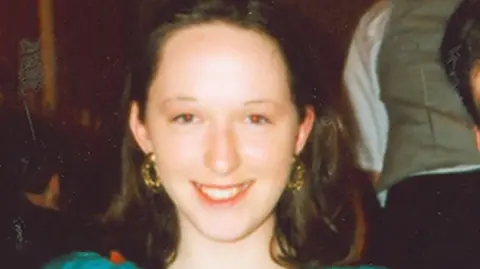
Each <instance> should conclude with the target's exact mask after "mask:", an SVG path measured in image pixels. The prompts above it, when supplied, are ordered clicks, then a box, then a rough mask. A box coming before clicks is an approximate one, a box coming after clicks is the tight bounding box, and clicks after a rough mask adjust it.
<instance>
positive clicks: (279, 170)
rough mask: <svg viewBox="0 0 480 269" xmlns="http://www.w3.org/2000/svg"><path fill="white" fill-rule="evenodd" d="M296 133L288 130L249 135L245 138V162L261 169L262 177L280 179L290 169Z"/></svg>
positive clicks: (253, 167)
mask: <svg viewBox="0 0 480 269" xmlns="http://www.w3.org/2000/svg"><path fill="white" fill-rule="evenodd" d="M295 136H296V133H295V132H292V131H287V130H282V131H279V130H276V131H275V132H272V133H269V134H264V135H260V134H259V135H255V136H249V137H248V138H245V139H244V140H243V145H242V149H243V150H242V151H243V152H242V155H243V161H244V164H245V165H247V166H249V167H251V168H252V169H255V170H257V172H260V171H261V174H262V177H271V178H274V179H278V177H279V176H283V175H284V174H285V169H283V168H284V167H286V168H287V170H288V169H289V166H290V164H291V161H292V158H293V155H294V152H295Z"/></svg>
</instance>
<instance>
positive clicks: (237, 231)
mask: <svg viewBox="0 0 480 269" xmlns="http://www.w3.org/2000/svg"><path fill="white" fill-rule="evenodd" d="M195 226H196V228H197V230H198V231H199V232H200V233H201V234H203V235H204V236H205V237H207V238H208V239H210V240H212V241H216V242H222V243H235V242H238V241H241V240H243V239H245V238H246V237H248V236H249V235H250V234H252V233H253V232H254V231H255V230H256V227H255V226H256V225H239V223H236V224H234V223H224V224H222V225H218V224H217V225H195ZM252 226H253V227H252Z"/></svg>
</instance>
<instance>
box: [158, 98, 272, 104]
mask: <svg viewBox="0 0 480 269" xmlns="http://www.w3.org/2000/svg"><path fill="white" fill-rule="evenodd" d="M174 101H181V102H197V101H198V99H197V98H194V97H189V96H177V97H171V98H167V99H165V100H163V101H162V104H163V105H165V104H167V103H170V102H174ZM259 104H271V105H275V106H279V105H280V104H279V103H278V102H276V101H273V100H268V99H253V100H248V101H245V102H244V103H243V105H244V106H249V105H259Z"/></svg>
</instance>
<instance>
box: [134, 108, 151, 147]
mask: <svg viewBox="0 0 480 269" xmlns="http://www.w3.org/2000/svg"><path fill="white" fill-rule="evenodd" d="M139 109H140V108H139V106H138V103H137V102H132V104H131V106H130V116H129V126H130V131H131V132H132V135H133V138H134V139H135V141H136V142H137V144H138V146H139V147H140V149H141V150H142V151H143V152H144V153H145V154H147V153H149V152H151V151H152V143H151V140H150V135H149V133H148V129H147V127H146V125H145V123H143V122H142V121H141V120H140V118H139V115H140V110H139Z"/></svg>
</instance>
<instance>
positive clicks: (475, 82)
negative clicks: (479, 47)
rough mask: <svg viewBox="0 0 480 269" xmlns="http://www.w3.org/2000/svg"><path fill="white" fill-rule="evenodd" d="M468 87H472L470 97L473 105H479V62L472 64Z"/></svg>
mask: <svg viewBox="0 0 480 269" xmlns="http://www.w3.org/2000/svg"><path fill="white" fill-rule="evenodd" d="M470 85H471V86H472V95H473V99H474V100H475V103H477V104H478V103H480V60H476V61H475V63H473V67H472V69H471V71H470Z"/></svg>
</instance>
